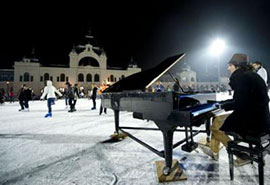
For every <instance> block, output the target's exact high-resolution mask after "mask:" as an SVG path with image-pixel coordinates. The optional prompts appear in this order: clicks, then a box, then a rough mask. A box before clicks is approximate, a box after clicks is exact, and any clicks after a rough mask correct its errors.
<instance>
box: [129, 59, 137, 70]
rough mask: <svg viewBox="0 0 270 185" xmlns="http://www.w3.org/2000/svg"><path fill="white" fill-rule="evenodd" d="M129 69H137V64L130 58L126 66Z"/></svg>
mask: <svg viewBox="0 0 270 185" xmlns="http://www.w3.org/2000/svg"><path fill="white" fill-rule="evenodd" d="M128 67H129V68H137V67H138V66H137V62H136V61H134V59H133V57H131V58H130V61H129V64H128Z"/></svg>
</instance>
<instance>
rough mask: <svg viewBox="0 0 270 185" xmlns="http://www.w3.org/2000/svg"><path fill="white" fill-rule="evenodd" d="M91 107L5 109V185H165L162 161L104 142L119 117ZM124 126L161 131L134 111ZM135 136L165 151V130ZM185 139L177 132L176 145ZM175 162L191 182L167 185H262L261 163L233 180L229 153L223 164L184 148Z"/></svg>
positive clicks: (0, 131)
mask: <svg viewBox="0 0 270 185" xmlns="http://www.w3.org/2000/svg"><path fill="white" fill-rule="evenodd" d="M99 104H100V100H98V105H97V107H99ZM91 107H92V101H90V100H87V99H79V100H78V102H77V105H76V108H77V111H76V112H73V113H68V112H67V110H66V109H65V104H64V101H63V100H58V101H56V105H53V117H52V118H44V115H45V114H46V113H47V105H46V101H31V102H30V112H19V111H18V109H19V104H18V102H15V103H13V104H10V103H6V104H5V105H3V106H0V184H31V185H32V184H33V185H39V184H46V185H47V184H55V185H59V184H68V185H69V184H78V185H80V184H82V185H83V184H95V185H104V184H105V185H106V184H108V185H112V184H118V185H124V184H127V185H132V184H134V185H140V184H141V185H148V184H159V183H158V181H157V177H156V173H155V166H154V162H155V161H157V160H161V159H162V158H160V157H159V156H157V155H156V154H154V153H152V152H151V151H149V150H148V149H146V148H144V147H143V146H141V145H140V144H138V143H136V142H135V141H133V140H131V139H130V138H127V139H125V140H123V141H121V142H116V143H103V141H106V140H108V139H109V136H110V135H111V134H112V133H113V132H114V117H113V112H112V110H108V114H102V115H101V116H100V115H99V110H91ZM120 123H121V125H125V126H138V127H140V126H146V127H155V124H154V123H153V122H152V121H149V122H147V121H142V120H137V119H133V118H132V114H131V113H129V112H121V114H120ZM202 128H203V127H202ZM131 133H133V134H134V135H135V136H137V137H139V138H140V139H142V140H144V141H145V142H147V143H148V144H150V145H152V146H154V147H156V148H158V149H160V150H162V149H163V141H162V135H161V132H160V131H143V130H134V131H132V132H131ZM183 137H184V134H183V133H179V132H177V133H175V137H174V138H175V139H174V141H175V142H176V141H177V140H179V139H182V138H183ZM202 137H205V135H204V134H201V135H198V136H196V137H195V140H199V139H200V138H202ZM173 158H174V159H177V160H179V162H180V163H181V165H182V167H183V169H184V171H185V173H186V175H187V176H188V180H187V181H178V182H170V183H162V184H170V185H174V184H183V185H191V184H215V185H216V184H220V185H222V184H226V185H228V184H246V185H247V184H258V172H257V165H256V163H255V164H254V165H246V166H243V167H240V168H235V173H234V174H235V179H234V181H231V180H230V176H229V167H228V156H227V152H226V150H225V149H224V148H223V149H222V151H221V156H220V159H219V162H215V161H213V160H211V159H210V158H209V157H208V156H206V155H205V154H203V153H202V152H201V150H200V149H197V150H196V151H195V152H194V151H193V152H192V153H187V152H184V151H182V150H181V147H178V148H176V149H175V150H174V155H173ZM265 160H266V166H265V168H264V169H265V176H264V178H265V184H270V179H269V178H270V176H269V174H270V169H269V165H268V164H269V156H266V157H265Z"/></svg>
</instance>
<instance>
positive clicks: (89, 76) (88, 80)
mask: <svg viewBox="0 0 270 185" xmlns="http://www.w3.org/2000/svg"><path fill="white" fill-rule="evenodd" d="M86 81H87V82H92V75H91V74H87V75H86Z"/></svg>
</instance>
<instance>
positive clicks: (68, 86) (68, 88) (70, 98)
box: [66, 82, 75, 112]
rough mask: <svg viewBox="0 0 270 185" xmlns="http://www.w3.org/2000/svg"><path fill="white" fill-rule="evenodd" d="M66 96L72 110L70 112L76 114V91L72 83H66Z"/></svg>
mask: <svg viewBox="0 0 270 185" xmlns="http://www.w3.org/2000/svg"><path fill="white" fill-rule="evenodd" d="M66 96H67V98H68V104H69V106H70V110H69V111H68V112H74V111H75V109H74V97H75V95H74V91H73V89H72V86H71V84H70V83H68V82H67V83H66Z"/></svg>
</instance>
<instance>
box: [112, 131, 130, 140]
mask: <svg viewBox="0 0 270 185" xmlns="http://www.w3.org/2000/svg"><path fill="white" fill-rule="evenodd" d="M126 137H127V135H126V134H125V133H123V132H120V133H117V132H114V133H113V134H112V135H111V138H112V139H114V140H118V141H121V140H123V139H125V138H126Z"/></svg>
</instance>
